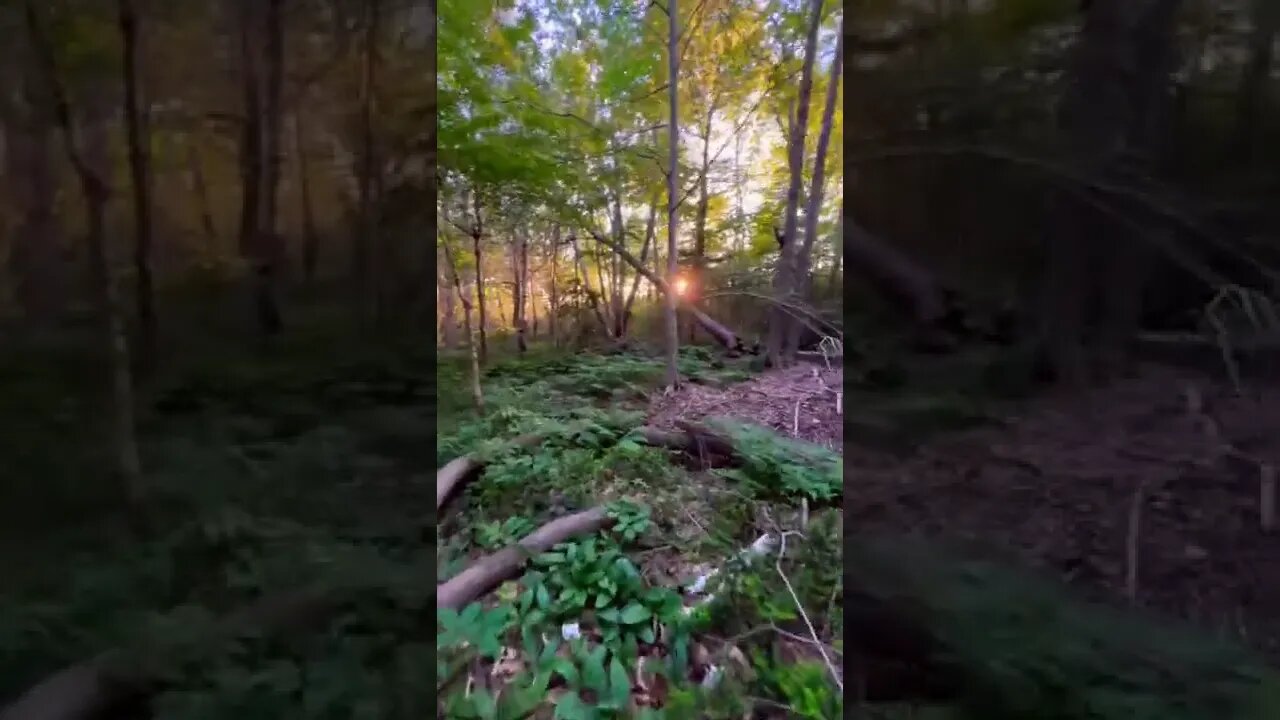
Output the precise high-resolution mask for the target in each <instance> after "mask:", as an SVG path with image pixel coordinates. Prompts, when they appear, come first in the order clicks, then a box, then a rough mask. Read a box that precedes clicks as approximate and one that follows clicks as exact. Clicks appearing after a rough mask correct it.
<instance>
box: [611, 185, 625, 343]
mask: <svg viewBox="0 0 1280 720" xmlns="http://www.w3.org/2000/svg"><path fill="white" fill-rule="evenodd" d="M613 233H614V234H613V236H614V237H615V238H617V240H618V242H620V243H625V242H626V241H627V235H626V225H625V224H624V223H623V221H622V195H621V193H620V192H618V191H617V189H615V190H614V195H613ZM609 260H610V262H609V269H610V272H609V297H610V301H609V306H610V308H611V309H612V310H613V316H612V317H613V336H614V337H615V338H622V337H623V336H624V335H625V334H626V332H627V330H626V325H627V321H626V315H625V313H626V308H624V307H623V306H622V282H623V276H624V275H623V274H624V271H623V269H622V261H621V260H620V259H619V258H618V256H617V254H616V253H609Z"/></svg>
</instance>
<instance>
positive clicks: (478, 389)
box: [440, 241, 484, 414]
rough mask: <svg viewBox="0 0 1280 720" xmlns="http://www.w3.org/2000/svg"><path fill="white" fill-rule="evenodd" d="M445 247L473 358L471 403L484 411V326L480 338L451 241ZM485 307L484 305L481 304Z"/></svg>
mask: <svg viewBox="0 0 1280 720" xmlns="http://www.w3.org/2000/svg"><path fill="white" fill-rule="evenodd" d="M440 244H441V245H442V246H443V248H444V257H445V266H446V267H447V268H448V270H449V278H450V280H452V282H453V289H454V291H455V292H457V293H458V300H459V301H461V302H462V331H463V334H464V335H466V337H467V355H468V356H469V357H470V360H471V403H472V405H473V406H474V407H475V410H476V414H482V413H484V390H483V387H482V386H481V385H480V365H481V364H482V363H483V362H484V361H483V359H482V358H481V357H480V354H479V352H478V350H477V345H478V342H477V340H478V339H480V338H483V337H484V335H483V332H484V331H483V328H482V329H481V334H480V336H479V338H477V336H476V332H475V329H474V327H473V326H472V323H471V297H470V293H467V292H465V291H464V290H463V288H462V280H461V279H459V277H458V265H457V263H455V262H454V261H453V253H452V252H451V251H450V250H449V243H448V242H447V241H446V242H442V243H440ZM481 307H483V305H481Z"/></svg>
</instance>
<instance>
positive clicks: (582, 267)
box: [569, 233, 612, 337]
mask: <svg viewBox="0 0 1280 720" xmlns="http://www.w3.org/2000/svg"><path fill="white" fill-rule="evenodd" d="M598 239H599V238H597V240H598ZM569 242H571V243H572V244H573V257H574V261H575V263H576V264H575V266H574V269H575V271H576V272H578V273H579V283H580V285H581V287H582V289H583V291H584V292H586V294H587V299H588V300H589V301H590V302H591V312H592V313H594V314H595V316H596V322H598V323H600V329H601V330H603V331H604V336H605V337H612V334H611V333H610V332H609V321H608V320H605V317H604V313H603V312H601V310H600V303H599V300H598V299H597V297H596V293H595V291H594V290H592V289H591V283H590V280H589V279H588V276H587V267H586V263H585V262H584V261H583V259H582V246H581V245H580V244H579V243H578V236H577V235H576V234H572V233H571V234H570V235H569Z"/></svg>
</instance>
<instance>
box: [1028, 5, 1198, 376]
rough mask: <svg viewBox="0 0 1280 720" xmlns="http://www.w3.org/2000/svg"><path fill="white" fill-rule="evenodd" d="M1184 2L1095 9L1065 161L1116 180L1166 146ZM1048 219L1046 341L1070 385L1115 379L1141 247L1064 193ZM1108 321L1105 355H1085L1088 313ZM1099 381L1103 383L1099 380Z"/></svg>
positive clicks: (1067, 108) (1066, 112) (1139, 286)
mask: <svg viewBox="0 0 1280 720" xmlns="http://www.w3.org/2000/svg"><path fill="white" fill-rule="evenodd" d="M1179 4H1180V0H1152V2H1149V3H1146V4H1144V5H1142V6H1135V5H1133V4H1130V3H1098V2H1095V3H1091V4H1090V5H1089V6H1088V7H1087V9H1086V14H1085V21H1084V27H1083V28H1082V29H1081V32H1080V35H1079V39H1078V40H1077V43H1076V46H1075V48H1074V50H1073V54H1072V59H1071V64H1070V67H1069V68H1068V71H1067V75H1066V79H1067V87H1066V90H1065V93H1064V97H1063V100H1062V104H1061V113H1060V119H1059V122H1060V125H1061V127H1062V134H1063V140H1064V145H1065V147H1064V148H1063V150H1064V155H1065V156H1066V158H1067V162H1069V163H1071V164H1072V165H1073V166H1074V168H1075V172H1076V173H1077V174H1078V175H1080V176H1082V177H1085V178H1089V179H1091V180H1097V181H1105V180H1107V179H1108V178H1112V179H1114V178H1115V177H1116V175H1117V174H1118V173H1122V172H1124V170H1123V168H1124V167H1125V166H1126V165H1128V164H1130V161H1132V160H1137V161H1138V162H1139V163H1146V162H1147V161H1148V160H1149V157H1148V156H1149V155H1150V154H1151V150H1152V149H1153V147H1154V145H1153V144H1154V143H1158V142H1159V141H1160V139H1161V138H1160V135H1161V134H1162V133H1161V131H1160V129H1159V127H1160V126H1161V125H1162V122H1161V121H1160V119H1159V118H1160V116H1162V115H1164V113H1163V112H1162V111H1161V110H1160V107H1161V106H1162V105H1163V103H1164V102H1165V95H1166V94H1167V93H1165V82H1166V80H1167V76H1168V70H1169V62H1170V58H1171V52H1172V46H1171V43H1172V24H1173V21H1174V17H1175V15H1176V11H1177V8H1178V6H1179ZM1050 212H1051V213H1053V216H1052V217H1051V218H1050V220H1049V221H1048V222H1047V223H1046V227H1047V228H1048V231H1049V238H1048V253H1047V260H1048V267H1047V268H1046V278H1047V280H1046V282H1045V290H1046V298H1045V304H1044V309H1043V316H1042V325H1041V342H1042V344H1043V347H1044V350H1045V352H1046V355H1047V359H1048V361H1049V363H1050V365H1051V367H1052V370H1053V372H1054V374H1055V375H1056V377H1057V379H1058V380H1059V381H1060V382H1062V383H1064V384H1066V385H1070V386H1075V387H1080V386H1083V385H1085V384H1087V383H1088V381H1089V379H1090V375H1091V374H1092V373H1091V371H1093V373H1096V374H1101V375H1107V374H1110V373H1111V372H1113V371H1114V370H1115V369H1116V367H1117V366H1119V365H1121V364H1122V362H1123V359H1124V357H1125V356H1126V355H1127V345H1128V343H1129V341H1130V339H1131V338H1130V337H1129V336H1130V335H1132V330H1134V329H1136V323H1137V318H1138V316H1139V314H1140V312H1141V297H1142V292H1143V277H1141V276H1139V275H1137V274H1136V271H1137V270H1138V269H1139V268H1140V266H1141V264H1142V263H1141V256H1142V248H1140V247H1139V246H1138V245H1137V242H1136V240H1135V239H1134V238H1132V237H1129V236H1128V235H1127V234H1125V235H1124V236H1121V235H1120V234H1119V233H1117V232H1116V231H1115V228H1114V226H1113V225H1112V224H1111V221H1110V220H1109V219H1108V218H1104V217H1102V216H1101V215H1100V214H1099V213H1098V212H1096V210H1095V209H1094V208H1092V207H1090V206H1087V205H1085V204H1083V203H1082V202H1081V201H1080V200H1078V199H1077V198H1075V197H1074V196H1070V195H1067V194H1065V193H1063V194H1059V195H1058V196H1057V197H1055V198H1054V199H1053V206H1052V208H1051V211H1050ZM1098 305H1102V306H1103V310H1102V312H1103V313H1104V314H1105V315H1106V316H1107V317H1105V318H1104V320H1103V322H1102V323H1101V325H1102V327H1101V329H1100V331H1099V333H1098V340H1099V347H1098V348H1097V349H1098V352H1097V353H1096V354H1095V353H1090V352H1088V351H1087V349H1086V345H1085V343H1086V334H1087V331H1088V329H1089V326H1090V311H1089V309H1090V307H1096V306H1098ZM1095 362H1096V364H1095ZM1100 379H1101V378H1100Z"/></svg>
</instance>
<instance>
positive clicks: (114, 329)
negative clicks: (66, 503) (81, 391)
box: [24, 0, 144, 509]
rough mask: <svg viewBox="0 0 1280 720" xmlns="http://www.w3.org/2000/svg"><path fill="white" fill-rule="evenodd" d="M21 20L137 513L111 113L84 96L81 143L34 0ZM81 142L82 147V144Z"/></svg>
mask: <svg viewBox="0 0 1280 720" xmlns="http://www.w3.org/2000/svg"><path fill="white" fill-rule="evenodd" d="M24 10H25V15H26V24H27V29H28V32H29V33H30V36H31V40H32V44H33V45H34V46H35V47H36V51H37V53H38V54H39V56H40V58H41V60H42V63H41V64H42V65H43V66H44V70H45V75H46V80H47V81H48V85H49V89H50V92H51V95H52V100H53V112H54V117H55V118H56V119H57V123H58V127H59V128H60V130H61V132H62V138H63V146H64V148H65V150H66V154H67V159H68V160H69V161H70V163H71V166H72V167H73V168H74V169H75V173H76V177H77V179H78V180H79V182H80V193H81V196H82V198H83V200H84V203H85V213H86V216H87V217H86V220H87V224H88V234H87V241H88V246H89V248H88V249H89V275H90V278H91V280H92V283H93V294H94V299H95V300H96V302H97V305H98V313H99V327H100V329H101V334H102V347H103V350H104V351H105V355H106V365H107V369H108V372H109V374H110V386H111V393H110V399H111V407H110V412H109V418H110V420H109V421H110V428H111V441H112V451H113V455H114V466H115V467H114V470H115V472H116V475H117V476H118V479H119V480H120V482H121V484H122V485H123V490H124V494H125V498H126V499H127V501H128V502H129V504H130V506H131V507H133V508H135V509H137V508H138V507H139V506H140V505H141V503H142V499H143V494H144V489H143V486H142V469H141V464H140V463H139V461H138V442H137V435H136V429H135V427H134V406H133V378H132V376H131V375H130V363H129V341H128V338H127V337H126V333H125V326H124V320H123V318H122V317H121V313H120V306H119V299H118V298H117V296H116V289H115V282H114V280H113V278H112V277H111V267H110V263H109V259H108V254H107V237H106V207H107V202H108V200H110V197H111V187H110V186H109V185H108V184H107V181H106V177H107V175H106V173H107V149H108V134H107V123H108V118H109V117H110V114H111V113H110V109H109V107H108V106H107V103H106V98H104V97H102V90H100V89H99V90H98V91H96V92H92V93H89V94H88V100H87V105H86V108H85V124H84V128H83V138H81V137H79V135H80V133H79V132H78V130H79V129H78V128H77V127H76V125H75V122H74V120H73V119H72V115H71V106H70V104H69V102H68V100H67V94H66V91H65V89H64V87H63V85H62V79H61V77H60V76H59V75H58V69H57V62H56V60H55V57H54V54H53V48H52V47H51V46H50V44H49V39H48V36H46V35H45V34H44V27H43V25H42V24H41V22H40V17H39V15H38V13H37V11H36V8H35V2H34V0H27V2H26V3H25V7H24ZM82 143H83V144H82Z"/></svg>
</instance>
